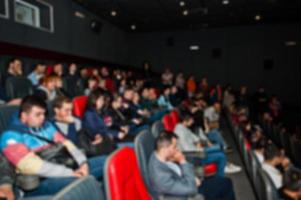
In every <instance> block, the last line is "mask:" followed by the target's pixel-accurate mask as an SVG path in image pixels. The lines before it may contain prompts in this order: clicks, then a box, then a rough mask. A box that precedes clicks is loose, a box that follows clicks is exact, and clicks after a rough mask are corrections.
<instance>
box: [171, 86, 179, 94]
mask: <svg viewBox="0 0 301 200" xmlns="http://www.w3.org/2000/svg"><path fill="white" fill-rule="evenodd" d="M177 92H178V88H177V87H175V86H173V87H172V88H171V93H172V94H176V93H177Z"/></svg>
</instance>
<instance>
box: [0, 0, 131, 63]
mask: <svg viewBox="0 0 301 200" xmlns="http://www.w3.org/2000/svg"><path fill="white" fill-rule="evenodd" d="M45 1H47V2H49V3H50V4H52V5H53V7H54V26H55V27H54V29H55V31H54V33H49V32H45V31H41V30H38V29H36V28H33V27H30V26H27V25H23V24H19V23H16V22H15V21H14V11H13V7H14V6H13V1H9V3H10V6H9V7H10V18H9V20H7V19H3V18H0V41H4V42H10V43H15V44H19V45H25V46H30V47H36V48H41V49H47V50H53V51H57V52H62V53H66V54H72V55H78V56H84V57H88V58H94V59H98V60H103V61H111V62H115V63H120V64H124V63H126V62H127V49H126V47H127V39H126V34H125V32H123V31H122V30H120V29H118V28H116V27H115V26H113V25H111V24H109V23H108V22H105V21H102V20H101V19H98V20H100V21H102V22H103V26H102V30H101V31H100V33H99V34H96V33H93V32H92V31H91V29H90V20H91V19H94V18H95V16H93V15H92V14H91V13H90V12H88V11H87V10H85V9H83V8H82V7H80V6H79V5H77V4H76V3H74V2H73V1H72V0H45ZM75 11H80V12H82V13H84V14H85V15H86V18H84V19H82V18H78V17H75V16H74V12H75ZM0 48H1V47H0Z"/></svg>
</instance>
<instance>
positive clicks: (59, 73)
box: [53, 64, 63, 76]
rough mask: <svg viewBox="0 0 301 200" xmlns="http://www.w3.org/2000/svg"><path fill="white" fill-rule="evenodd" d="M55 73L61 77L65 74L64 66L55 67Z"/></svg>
mask: <svg viewBox="0 0 301 200" xmlns="http://www.w3.org/2000/svg"><path fill="white" fill-rule="evenodd" d="M53 71H54V72H55V73H56V74H57V75H59V76H61V75H62V74H63V65H62V64H57V65H55V66H54V69H53Z"/></svg>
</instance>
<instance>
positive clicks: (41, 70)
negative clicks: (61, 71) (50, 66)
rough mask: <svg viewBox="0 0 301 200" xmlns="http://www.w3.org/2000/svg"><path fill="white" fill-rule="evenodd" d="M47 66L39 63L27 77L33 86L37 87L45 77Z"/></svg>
mask: <svg viewBox="0 0 301 200" xmlns="http://www.w3.org/2000/svg"><path fill="white" fill-rule="evenodd" d="M45 72H46V65H45V64H44V63H38V64H37V65H36V67H35V68H34V70H33V71H32V72H31V73H30V74H29V75H28V76H27V78H28V79H29V80H30V81H31V83H32V85H34V86H37V85H39V83H40V80H41V79H42V78H43V77H44V76H45Z"/></svg>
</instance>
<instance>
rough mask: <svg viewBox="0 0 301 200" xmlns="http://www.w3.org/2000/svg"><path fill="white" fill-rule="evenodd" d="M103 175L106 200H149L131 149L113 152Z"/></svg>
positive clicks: (126, 148)
mask: <svg viewBox="0 0 301 200" xmlns="http://www.w3.org/2000/svg"><path fill="white" fill-rule="evenodd" d="M104 174H105V187H106V195H107V199H108V200H133V199H139V200H151V196H150V195H149V193H148V191H147V189H146V186H145V184H144V182H143V179H142V177H141V174H140V171H139V168H138V163H137V158H136V155H135V152H134V150H133V149H132V148H129V147H124V148H122V149H119V150H117V151H115V152H114V153H113V154H112V155H111V156H110V157H109V158H108V159H107V161H106V166H105V172H104Z"/></svg>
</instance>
